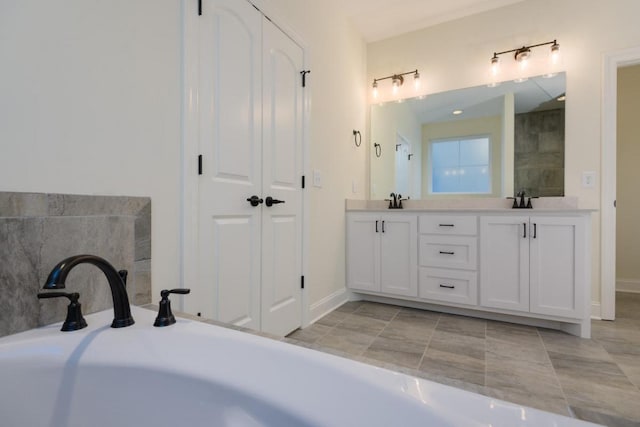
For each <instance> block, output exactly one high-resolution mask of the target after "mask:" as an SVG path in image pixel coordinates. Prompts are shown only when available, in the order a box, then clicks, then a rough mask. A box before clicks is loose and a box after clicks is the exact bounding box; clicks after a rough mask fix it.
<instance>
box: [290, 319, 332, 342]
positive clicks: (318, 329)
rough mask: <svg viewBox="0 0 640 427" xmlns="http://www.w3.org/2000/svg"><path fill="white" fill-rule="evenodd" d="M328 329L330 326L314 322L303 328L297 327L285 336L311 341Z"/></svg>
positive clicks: (316, 339)
mask: <svg viewBox="0 0 640 427" xmlns="http://www.w3.org/2000/svg"><path fill="white" fill-rule="evenodd" d="M330 330H331V326H326V325H322V324H319V323H314V324H313V325H311V326H308V327H306V328H304V329H297V330H295V331H293V332H292V333H290V334H289V335H287V337H288V338H293V339H296V340H298V341H304V342H310V343H313V342H316V341H318V339H320V338H322V337H323V336H325V335H326V334H327V333H328V332H329V331H330Z"/></svg>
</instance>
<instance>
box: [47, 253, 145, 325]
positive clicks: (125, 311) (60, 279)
mask: <svg viewBox="0 0 640 427" xmlns="http://www.w3.org/2000/svg"><path fill="white" fill-rule="evenodd" d="M79 264H93V265H95V266H96V267H98V268H99V269H100V270H102V272H103V273H104V275H105V276H106V277H107V281H108V282H109V287H110V288H111V296H112V298H113V313H114V319H113V322H112V323H111V327H112V328H124V327H125V326H130V325H133V323H134V320H133V317H131V307H130V306H129V298H128V297H127V290H126V288H125V283H126V279H127V271H126V270H120V271H117V270H116V269H115V268H114V267H113V266H112V265H111V264H110V263H109V262H108V261H107V260H105V259H103V258H100V257H97V256H95V255H75V256H72V257H69V258H66V259H64V260H62V261H60V262H59V263H58V264H57V265H56V266H55V267H53V270H51V273H49V277H48V278H47V281H46V283H45V284H44V287H43V289H64V287H65V281H66V280H67V275H68V274H69V272H70V271H71V270H72V269H73V267H75V266H76V265H79Z"/></svg>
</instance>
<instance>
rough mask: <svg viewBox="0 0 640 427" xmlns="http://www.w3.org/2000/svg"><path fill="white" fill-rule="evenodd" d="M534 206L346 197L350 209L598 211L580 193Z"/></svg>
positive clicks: (536, 201)
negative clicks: (394, 203)
mask: <svg viewBox="0 0 640 427" xmlns="http://www.w3.org/2000/svg"><path fill="white" fill-rule="evenodd" d="M531 203H532V204H533V209H512V208H511V205H512V204H513V200H510V199H506V198H505V199H503V198H495V197H491V198H467V199H435V200H433V199H432V200H404V201H403V202H402V205H403V209H389V202H388V201H384V200H353V199H346V203H345V209H346V211H347V212H351V211H353V212H358V211H370V212H379V211H385V212H403V211H404V212H407V211H408V212H416V211H420V212H438V211H468V212H491V213H493V212H522V213H523V214H529V213H531V212H547V213H576V212H582V213H587V212H595V211H596V209H580V208H578V199H577V198H576V197H541V198H539V199H533V200H532V201H531Z"/></svg>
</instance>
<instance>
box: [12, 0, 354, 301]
mask: <svg viewBox="0 0 640 427" xmlns="http://www.w3.org/2000/svg"><path fill="white" fill-rule="evenodd" d="M265 3H267V4H268V5H269V6H270V9H271V10H274V11H275V12H276V13H277V14H278V15H280V16H281V17H282V18H284V21H285V22H286V23H287V24H289V26H290V27H291V28H293V29H294V30H295V31H296V32H297V33H298V34H299V35H300V36H301V37H302V38H303V39H304V41H305V42H306V44H307V46H308V53H309V55H310V56H309V68H310V69H311V71H312V73H311V74H310V75H309V76H308V81H309V91H310V94H311V100H312V101H311V102H312V105H311V121H310V145H311V153H310V167H311V169H316V170H319V171H321V172H322V175H323V183H322V188H314V187H312V186H309V190H308V191H309V192H310V194H311V202H310V209H311V215H310V217H311V225H310V226H311V238H310V240H311V241H310V253H309V254H308V257H309V261H310V266H309V271H308V272H307V280H306V285H307V288H308V290H309V292H310V296H311V298H310V302H311V305H313V304H314V303H317V302H318V301H321V300H322V299H323V298H325V297H327V296H329V295H331V294H332V293H334V292H337V291H340V290H341V289H344V284H345V249H344V247H345V236H344V230H345V225H344V218H345V217H344V199H345V198H364V195H365V194H366V193H365V191H366V190H367V186H366V182H365V180H366V170H367V166H366V165H367V149H366V144H365V143H364V141H366V140H367V132H366V130H365V129H364V126H365V108H366V101H365V99H366V91H365V86H366V85H365V81H364V79H365V75H366V46H365V44H364V42H363V41H362V38H361V37H360V36H359V34H358V33H357V32H356V31H355V30H354V29H353V27H352V26H351V24H350V23H349V22H348V21H347V20H346V19H345V18H341V17H340V11H339V10H331V9H329V8H328V6H327V5H325V4H323V3H320V2H314V1H311V0H304V1H300V0H296V1H294V0H273V1H270V0H265ZM181 22H182V18H181V3H180V2H179V1H176V0H109V1H101V0H65V1H60V0H54V1H52V0H32V1H24V0H3V1H2V2H0V58H2V77H1V78H0V191H30V192H56V193H79V194H103V195H132V196H150V197H151V198H152V209H153V214H152V218H153V219H152V220H153V225H152V241H153V247H152V251H153V261H152V274H153V292H154V294H157V293H158V292H159V290H160V289H163V288H170V287H175V286H177V285H178V284H179V283H180V265H179V259H180V203H181V198H180V194H181V158H180V156H181V102H182V98H181V96H182V93H181V71H180V70H181V60H182V59H181V47H180V44H181V37H182V30H181ZM353 129H358V130H360V131H361V132H362V140H363V144H362V146H361V147H360V148H356V147H355V145H354V143H353V134H352V131H353ZM309 178H310V177H309ZM353 181H355V183H356V187H357V190H358V191H357V192H356V193H353V192H352V182H353ZM307 182H308V183H311V180H310V179H309V180H308V181H307Z"/></svg>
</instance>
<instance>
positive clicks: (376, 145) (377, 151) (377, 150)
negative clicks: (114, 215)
mask: <svg viewBox="0 0 640 427" xmlns="http://www.w3.org/2000/svg"><path fill="white" fill-rule="evenodd" d="M373 148H374V149H375V150H376V157H380V156H381V155H382V146H381V145H380V144H377V143H376V144H373Z"/></svg>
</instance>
